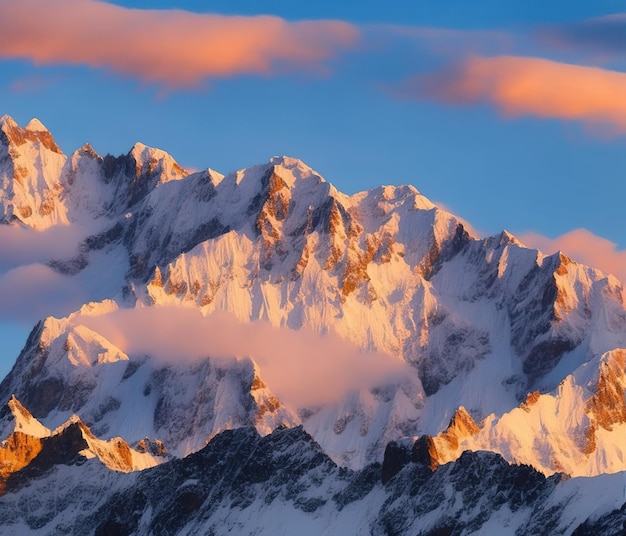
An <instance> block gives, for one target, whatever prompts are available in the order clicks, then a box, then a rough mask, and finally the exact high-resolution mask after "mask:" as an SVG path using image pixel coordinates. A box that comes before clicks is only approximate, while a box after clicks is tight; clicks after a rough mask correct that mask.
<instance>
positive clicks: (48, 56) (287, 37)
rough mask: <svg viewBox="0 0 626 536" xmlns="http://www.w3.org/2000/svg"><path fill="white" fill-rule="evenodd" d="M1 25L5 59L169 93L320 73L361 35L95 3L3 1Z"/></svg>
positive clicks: (332, 26)
mask: <svg viewBox="0 0 626 536" xmlns="http://www.w3.org/2000/svg"><path fill="white" fill-rule="evenodd" d="M0 20H1V21H2V32H0V57H4V58H14V59H28V60H31V61H33V62H34V63H35V64H38V65H56V64H69V65H87V66H90V67H96V68H107V69H110V70H112V71H114V72H116V73H120V74H123V75H126V76H130V77H134V78H138V79H140V80H142V81H146V82H149V83H158V84H160V85H163V86H165V87H167V88H188V87H193V86H197V85H198V84H199V83H200V82H201V81H203V80H205V79H208V78H224V77H230V76H235V75H241V74H258V75H271V74H274V73H276V72H281V71H293V70H305V71H306V70H309V71H310V70H314V71H319V70H321V69H323V65H322V64H323V62H324V61H325V60H328V59H329V58H331V57H333V56H334V55H335V54H336V53H337V51H338V50H339V49H341V48H345V47H349V46H351V45H352V44H354V42H355V41H356V40H357V38H358V31H357V29H356V28H355V27H354V26H351V25H350V24H347V23H344V22H340V21H332V20H326V21H299V22H288V21H285V20H283V19H281V18H279V17H272V16H257V17H243V16H222V15H214V14H198V13H191V12H187V11H181V10H154V9H151V10H141V9H129V8H125V7H121V6H116V5H113V4H108V3H106V2H100V1H96V0H55V1H54V2H52V1H50V0H20V1H19V2H15V1H14V0H0Z"/></svg>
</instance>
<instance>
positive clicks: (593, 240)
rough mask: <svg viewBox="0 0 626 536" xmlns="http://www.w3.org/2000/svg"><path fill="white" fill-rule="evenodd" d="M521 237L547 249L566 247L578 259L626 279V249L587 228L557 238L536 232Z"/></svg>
mask: <svg viewBox="0 0 626 536" xmlns="http://www.w3.org/2000/svg"><path fill="white" fill-rule="evenodd" d="M519 239H520V240H521V241H522V242H523V243H524V244H525V245H526V246H529V247H533V248H536V249H539V250H541V251H543V252H544V253H554V252H556V251H563V252H564V253H565V254H566V255H567V256H569V257H571V258H572V259H574V260H576V261H578V262H581V263H583V264H586V265H587V266H592V267H594V268H599V269H600V270H602V271H603V272H607V273H611V274H613V275H614V276H615V277H617V278H618V279H619V280H620V281H624V282H626V250H618V249H617V244H615V243H614V242H611V241H610V240H607V239H606V238H602V237H601V236H597V235H595V234H593V233H592V232H591V231H588V230H587V229H575V230H573V231H570V232H568V233H565V234H563V235H561V236H557V237H556V238H547V237H545V236H542V235H540V234H537V233H524V234H521V235H520V236H519Z"/></svg>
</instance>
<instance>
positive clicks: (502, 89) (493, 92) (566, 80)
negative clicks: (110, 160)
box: [399, 56, 626, 134]
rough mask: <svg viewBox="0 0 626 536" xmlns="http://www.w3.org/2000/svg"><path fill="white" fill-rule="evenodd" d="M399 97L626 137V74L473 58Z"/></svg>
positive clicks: (420, 80) (420, 79) (417, 82)
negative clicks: (482, 107) (483, 106)
mask: <svg viewBox="0 0 626 536" xmlns="http://www.w3.org/2000/svg"><path fill="white" fill-rule="evenodd" d="M399 95H401V96H403V97H405V98H415V99H430V100H435V101H438V102H441V103H444V104H450V105H465V106H469V105H475V104H480V103H488V104H492V105H494V106H495V107H496V108H497V109H498V110H499V111H500V113H502V114H503V115H504V116H505V117H519V116H534V117H541V118H555V119H565V120H578V121H582V122H583V123H586V124H595V125H598V124H601V125H603V126H606V128H607V130H608V131H609V133H611V134H626V99H625V98H624V95H626V73H622V72H617V71H610V70H606V69H600V68H597V67H584V66H579V65H570V64H566V63H559V62H555V61H551V60H545V59H539V58H526V57H515V56H499V57H493V58H484V57H470V58H468V59H467V60H465V61H462V62H459V63H456V64H454V65H451V66H449V67H448V68H446V69H443V70H441V71H439V72H436V73H433V74H425V75H419V76H416V77H414V78H411V79H410V80H408V81H407V82H406V83H405V84H404V86H403V88H402V89H401V90H400V91H399Z"/></svg>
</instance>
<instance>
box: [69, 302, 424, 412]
mask: <svg viewBox="0 0 626 536" xmlns="http://www.w3.org/2000/svg"><path fill="white" fill-rule="evenodd" d="M77 321H78V322H79V323H81V324H83V325H85V326H87V327H88V328H90V329H92V330H94V331H96V332H98V333H100V334H101V335H103V336H104V337H106V338H107V339H109V340H110V341H111V342H112V343H113V344H115V345H116V346H118V347H119V348H120V349H122V350H123V351H124V352H126V353H128V354H131V355H135V356H137V355H139V356H141V355H150V356H151V357H152V358H153V359H156V360H157V361H158V362H161V363H171V362H178V361H181V360H195V359H201V358H206V357H211V358H218V359H219V358H221V359H232V358H233V357H250V358H252V359H253V360H254V361H255V362H256V363H257V364H258V365H259V367H260V369H261V377H262V378H263V379H264V380H265V382H266V383H267V384H268V387H269V388H270V389H271V390H272V391H273V392H274V393H275V394H276V395H277V396H278V397H279V398H280V399H281V400H283V402H285V403H287V404H289V405H293V406H295V407H305V406H313V405H317V404H322V403H328V402H333V401H336V400H338V399H339V398H340V397H341V396H342V395H344V394H345V393H346V392H347V391H349V390H353V389H362V388H368V387H373V386H374V385H380V384H383V383H384V382H385V381H389V380H391V379H393V378H397V377H398V376H401V375H406V374H414V373H413V372H412V369H410V368H409V366H408V365H406V363H404V362H402V361H400V360H398V359H395V358H393V357H391V356H389V355H386V354H382V353H380V352H362V351H360V350H359V349H358V348H357V347H356V346H354V345H353V344H351V343H349V342H347V341H345V340H343V339H341V338H339V337H338V336H337V335H334V334H330V333H329V334H326V335H318V334H316V333H315V332H314V331H313V330H311V329H307V328H302V329H300V330H298V331H294V330H291V329H288V328H276V327H273V326H271V325H270V324H269V323H267V322H261V321H256V322H249V323H242V322H240V321H238V320H237V319H236V318H235V317H234V316H232V315H229V314H227V313H223V312H219V313H214V314H212V315H209V316H207V317H203V316H202V314H201V313H200V312H199V311H198V310H197V309H193V308H185V307H147V308H140V309H122V310H119V311H115V312H113V313H109V314H106V315H102V316H81V317H78V319H77Z"/></svg>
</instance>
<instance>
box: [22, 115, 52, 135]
mask: <svg viewBox="0 0 626 536" xmlns="http://www.w3.org/2000/svg"><path fill="white" fill-rule="evenodd" d="M24 130H30V131H31V132H49V130H48V129H47V128H46V127H45V125H44V124H43V123H42V122H41V121H39V119H37V118H36V117H33V118H32V119H31V120H30V121H29V122H28V124H27V125H26V126H25V127H24Z"/></svg>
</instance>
